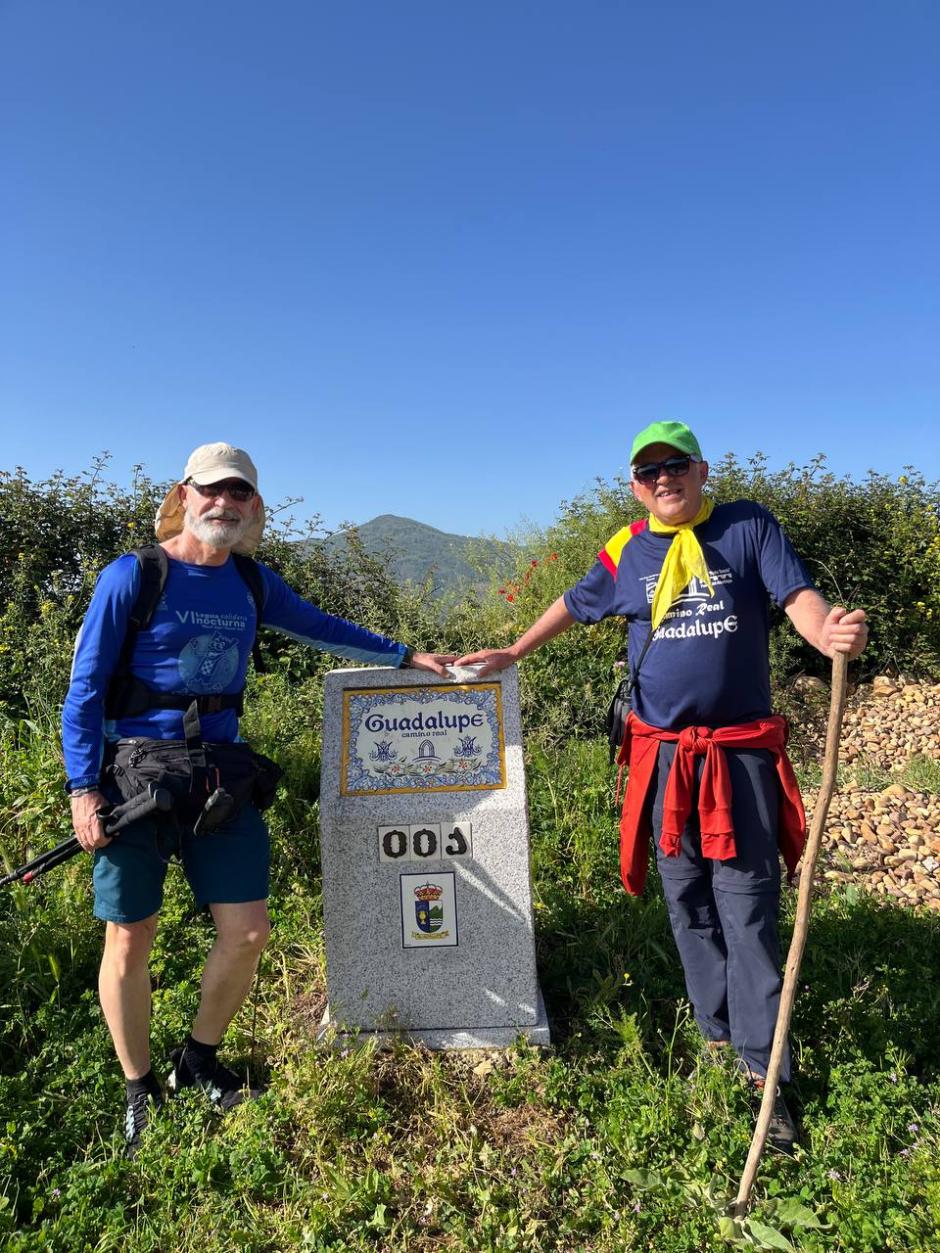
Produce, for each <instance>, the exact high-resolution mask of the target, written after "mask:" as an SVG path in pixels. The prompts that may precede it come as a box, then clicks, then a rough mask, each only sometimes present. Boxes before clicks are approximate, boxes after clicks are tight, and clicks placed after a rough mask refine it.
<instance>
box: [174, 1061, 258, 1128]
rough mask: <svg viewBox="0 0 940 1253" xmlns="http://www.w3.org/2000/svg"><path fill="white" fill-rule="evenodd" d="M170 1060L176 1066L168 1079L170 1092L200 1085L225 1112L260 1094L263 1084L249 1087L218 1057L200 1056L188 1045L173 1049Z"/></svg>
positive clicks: (214, 1103)
mask: <svg viewBox="0 0 940 1253" xmlns="http://www.w3.org/2000/svg"><path fill="white" fill-rule="evenodd" d="M170 1061H171V1062H172V1063H173V1067H172V1069H171V1071H170V1073H169V1075H168V1076H167V1081H166V1086H167V1088H168V1090H169V1091H170V1092H173V1093H177V1092H181V1091H182V1090H183V1088H201V1089H202V1091H203V1092H205V1094H206V1096H207V1097H208V1098H209V1100H210V1101H211V1102H212V1104H213V1105H215V1106H216V1107H217V1108H218V1109H221V1110H223V1111H225V1112H227V1111H228V1110H230V1109H234V1108H235V1106H236V1105H241V1104H242V1102H243V1101H253V1100H255V1099H256V1097H259V1096H260V1095H261V1091H262V1089H261V1088H250V1087H249V1086H248V1085H247V1083H246V1082H245V1081H244V1080H242V1079H241V1078H240V1076H239V1075H237V1074H236V1073H235V1071H234V1070H230V1069H229V1067H228V1066H225V1065H223V1064H222V1062H220V1061H219V1059H218V1058H217V1057H212V1058H198V1060H197V1059H196V1057H195V1055H194V1054H193V1052H192V1050H187V1048H186V1046H185V1045H182V1046H181V1047H180V1048H178V1049H174V1050H173V1052H172V1053H171V1054H170Z"/></svg>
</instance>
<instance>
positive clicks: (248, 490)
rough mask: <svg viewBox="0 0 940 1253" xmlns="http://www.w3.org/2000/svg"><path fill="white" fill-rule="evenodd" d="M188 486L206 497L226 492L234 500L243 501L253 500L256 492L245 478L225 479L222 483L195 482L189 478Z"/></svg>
mask: <svg viewBox="0 0 940 1253" xmlns="http://www.w3.org/2000/svg"><path fill="white" fill-rule="evenodd" d="M186 486H187V487H192V488H195V490H196V491H197V492H198V493H199V495H200V496H206V497H212V496H221V495H222V493H223V492H225V493H226V494H227V495H229V496H231V498H232V500H239V501H241V502H242V503H244V502H245V501H246V500H251V498H252V496H254V494H255V489H254V488H253V487H252V486H251V484H250V483H246V482H244V480H243V479H223V480H222V481H221V482H220V483H194V482H193V481H192V479H187V480H186Z"/></svg>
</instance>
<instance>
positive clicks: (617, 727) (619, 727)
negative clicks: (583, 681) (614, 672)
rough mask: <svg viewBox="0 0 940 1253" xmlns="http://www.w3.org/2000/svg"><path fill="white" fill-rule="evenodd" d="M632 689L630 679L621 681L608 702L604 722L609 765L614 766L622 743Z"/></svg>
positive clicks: (631, 680)
mask: <svg viewBox="0 0 940 1253" xmlns="http://www.w3.org/2000/svg"><path fill="white" fill-rule="evenodd" d="M632 687H633V679H632V677H630V678H627V679H621V681H620V683H619V684H618V685H617V690H616V692H614V697H613V700H612V701H611V702H610V708H609V709H608V710H607V718H606V720H605V722H604V727H605V730H606V731H607V745H608V747H609V749H610V764H611V765H613V764H614V758H615V757H616V756H617V753H618V751H619V749H620V745H621V744H622V743H623V729H624V727H625V726H626V723H627V714H628V713H629V712H630V691H631V689H632Z"/></svg>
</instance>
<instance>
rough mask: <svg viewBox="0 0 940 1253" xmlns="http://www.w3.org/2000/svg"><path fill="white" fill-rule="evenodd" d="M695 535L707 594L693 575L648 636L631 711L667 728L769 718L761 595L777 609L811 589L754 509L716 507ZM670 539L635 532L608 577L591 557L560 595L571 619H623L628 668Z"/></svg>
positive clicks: (744, 504)
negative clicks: (707, 578) (588, 566)
mask: <svg viewBox="0 0 940 1253" xmlns="http://www.w3.org/2000/svg"><path fill="white" fill-rule="evenodd" d="M695 534H696V536H697V537H698V539H699V542H700V543H701V545H702V552H703V553H704V555H705V563H706V565H707V566H708V572H709V576H710V578H711V582H712V587H713V588H714V594H712V593H711V592H709V590H708V587H707V586H706V585H705V584H704V583H701V582H699V580H698V579H695V578H693V579H692V581H691V582H690V583H689V585H688V586H687V587H686V588H685V590H684V591H683V592H682V593H681V595H680V596H679V597H678V599H677V600H676V601H675V602H674V603H673V605H672V607H671V609H670V610H669V613H668V614H667V615H666V617H665V619H664V620H663V622H662V623H661V624H660V626H659V628H658V629H657V630H656V632H655V634H654V636H653V640H652V643H651V644H650V646H649V648H648V649H647V652H646V656H645V657H644V658H643V662H642V665H641V666H640V671H639V676H638V678H637V681H636V685H635V687H634V690H633V708H634V709H635V710H636V712H637V714H638V715H639V716H640V717H641V718H642V719H643V720H644V722H649V723H651V724H652V725H653V726H657V727H662V728H664V729H666V730H671V731H676V730H680V729H681V728H682V727H687V726H709V727H716V726H730V725H732V724H734V723H739V722H750V721H752V720H753V719H755V718H762V717H766V716H767V715H768V714H769V713H770V712H771V706H770V666H769V661H768V655H767V648H768V637H769V632H770V616H769V610H770V606H769V600H768V593H769V595H770V596H771V597H773V599H774V600H775V601H776V602H777V603H778V604H783V602H784V601H785V600H786V598H787V597H788V596H789V595H790V594H791V593H792V592H795V591H797V590H799V589H800V588H803V587H812V581H811V579H810V578H809V576H808V574H807V573H806V570H805V569H804V568H803V564H802V562H801V561H800V559H799V558H798V557H797V555H796V553H795V552H794V551H793V548H792V546H791V544H790V541H789V540H788V539H787V537H786V535H785V534H784V531H783V528H782V527H781V526H780V523H779V522H778V521H777V520H776V518H775V517H774V516H773V515H772V514H771V513H768V511H767V510H766V509H764V508H762V507H761V506H760V505H756V504H754V503H752V502H751V501H747V500H738V501H735V502H734V503H733V504H727V505H717V506H716V507H715V509H714V510H713V512H712V515H711V517H710V518H709V519H708V521H707V522H704V523H702V525H701V526H698V527H696V528H695ZM671 543H672V536H671V535H655V534H654V533H653V532H652V531H650V530H644V531H640V532H639V534H637V535H634V536H633V537H632V538H631V539H630V541H629V543H627V545H626V546H625V547H624V549H623V552H622V554H621V557H620V562H619V565H618V567H617V571H616V574H615V575H614V574H611V572H610V570H609V569H608V568H607V566H606V565H604V564H603V563H602V562H601V561H598V562H596V564H595V565H594V566H593V567H592V569H591V570H590V571H589V572H588V573H587V574H586V575H585V576H584V578H583V579H582V580H581V581H580V582H579V583H577V584H575V586H574V587H573V588H571V589H570V590H569V591H567V592H565V605H566V606H567V609H568V612H569V613H570V614H571V616H572V617H573V618H575V619H576V620H577V621H578V622H584V623H594V622H600V621H601V620H602V619H603V618H609V617H613V616H622V617H625V618H626V619H627V621H628V645H629V662H630V667H631V672H632V671H633V670H634V669H635V667H636V664H637V660H638V659H639V656H640V653H641V652H642V650H643V646H644V644H645V643H646V641H647V639H648V638H649V634H650V624H651V611H652V605H653V593H654V592H655V590H656V580H657V578H658V577H659V572H660V570H661V569H662V565H663V561H664V560H665V557H666V553H667V552H668V550H669V545H670V544H671Z"/></svg>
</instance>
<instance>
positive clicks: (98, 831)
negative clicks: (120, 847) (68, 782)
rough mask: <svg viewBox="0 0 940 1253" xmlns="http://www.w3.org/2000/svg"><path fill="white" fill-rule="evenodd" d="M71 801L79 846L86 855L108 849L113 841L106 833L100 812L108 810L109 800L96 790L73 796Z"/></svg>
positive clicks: (73, 823)
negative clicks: (98, 849)
mask: <svg viewBox="0 0 940 1253" xmlns="http://www.w3.org/2000/svg"><path fill="white" fill-rule="evenodd" d="M71 800H72V829H73V830H74V832H75V837H76V839H77V840H78V842H79V844H81V846H82V848H83V849H84V850H85V852H86V853H93V852H94V851H95V849H96V848H107V847H108V845H109V844H110V843H111V841H110V840H109V839H108V837H107V836H106V835H105V833H104V826H103V825H102V821H101V818H100V817H99V816H98V810H99V809H107V807H108V798H107V797H106V796H104V795H102V793H101V792H99V791H98V790H97V789H95V791H93V792H83V793H82V795H81V796H73V797H72V798H71Z"/></svg>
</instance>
